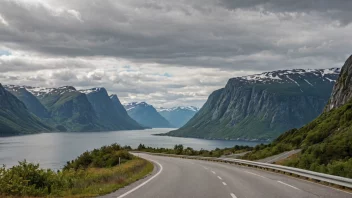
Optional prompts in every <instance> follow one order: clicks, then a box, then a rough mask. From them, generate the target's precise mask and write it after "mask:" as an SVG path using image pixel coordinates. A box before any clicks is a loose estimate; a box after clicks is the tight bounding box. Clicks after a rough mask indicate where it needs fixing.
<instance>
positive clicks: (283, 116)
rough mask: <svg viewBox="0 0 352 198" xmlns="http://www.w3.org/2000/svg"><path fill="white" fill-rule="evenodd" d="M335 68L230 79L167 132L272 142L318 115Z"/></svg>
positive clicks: (201, 136)
mask: <svg viewBox="0 0 352 198" xmlns="http://www.w3.org/2000/svg"><path fill="white" fill-rule="evenodd" d="M339 73H340V69H339V68H331V69H315V70H312V69H306V70H305V69H294V70H280V71H273V72H265V73H262V74H257V75H250V76H244V77H236V78H232V79H230V80H229V81H228V83H227V85H226V86H225V88H222V89H219V90H216V91H214V92H213V93H212V94H211V95H210V96H209V98H208V100H207V102H206V103H205V104H204V106H203V107H202V108H201V109H200V111H199V112H198V113H197V114H196V115H195V116H194V117H193V118H192V119H191V120H190V121H189V122H188V123H187V124H186V125H185V126H183V127H181V128H180V129H178V130H176V131H172V132H170V133H168V134H166V135H170V136H182V137H196V138H210V139H212V138H215V139H218V138H219V139H242V140H258V139H260V140H270V139H273V138H275V137H277V136H279V135H280V134H282V133H283V132H285V131H286V130H288V129H291V128H296V127H302V126H303V125H305V124H306V123H308V122H310V121H312V120H313V119H314V118H316V117H317V116H318V115H319V114H321V113H322V111H323V109H324V106H325V105H326V103H327V102H328V99H329V97H330V94H331V91H332V88H333V86H334V84H335V81H336V79H337V78H338V75H339Z"/></svg>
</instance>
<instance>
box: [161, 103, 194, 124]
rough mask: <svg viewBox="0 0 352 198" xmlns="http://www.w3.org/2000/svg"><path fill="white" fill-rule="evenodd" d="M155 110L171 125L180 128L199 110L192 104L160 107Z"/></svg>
mask: <svg viewBox="0 0 352 198" xmlns="http://www.w3.org/2000/svg"><path fill="white" fill-rule="evenodd" d="M157 111H158V112H159V113H160V115H161V116H163V117H164V118H165V119H166V120H167V121H169V122H170V124H171V125H172V126H175V127H177V128H180V127H182V126H183V125H185V124H186V123H187V122H188V121H189V120H190V119H191V118H192V117H193V116H194V115H195V114H196V113H197V112H198V111H199V108H198V107H194V106H178V107H172V108H162V107H160V108H158V109H157Z"/></svg>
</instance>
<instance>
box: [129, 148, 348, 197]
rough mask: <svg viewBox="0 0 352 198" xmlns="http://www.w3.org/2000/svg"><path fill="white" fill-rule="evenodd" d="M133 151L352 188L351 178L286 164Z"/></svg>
mask: <svg viewBox="0 0 352 198" xmlns="http://www.w3.org/2000/svg"><path fill="white" fill-rule="evenodd" d="M134 153H147V154H151V155H158V156H166V157H178V158H186V159H195V160H206V161H214V162H222V163H230V164H236V165H242V166H248V167H253V168H259V169H263V170H267V171H273V172H277V173H282V174H287V175H290V176H295V177H299V178H303V179H306V180H309V181H313V182H317V183H322V184H324V185H331V186H335V187H339V188H342V189H347V190H352V179H349V178H345V177H339V176H334V175H328V174H324V173H317V172H314V171H309V170H303V169H299V168H292V167H288V166H281V165H276V164H268V163H262V162H255V161H248V160H240V159H232V158H214V157H199V156H187V155H174V154H163V153H149V152H135V151H134Z"/></svg>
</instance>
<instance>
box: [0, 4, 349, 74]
mask: <svg viewBox="0 0 352 198" xmlns="http://www.w3.org/2000/svg"><path fill="white" fill-rule="evenodd" d="M49 2H50V1H49ZM52 2H55V3H52V4H50V3H48V4H42V3H36V4H35V6H34V5H33V4H31V3H30V2H27V1H20V0H18V1H10V0H5V1H4V2H2V6H1V7H0V13H1V16H3V18H5V19H6V21H7V22H8V24H9V25H8V26H0V43H1V44H3V45H5V46H7V47H8V48H12V49H21V50H27V51H36V52H38V53H41V54H46V55H48V56H49V55H50V56H70V57H76V56H81V57H89V56H97V55H98V56H106V57H117V58H124V59H128V60H132V61H134V62H136V63H146V62H150V63H153V62H156V63H160V64H164V65H181V66H191V67H209V68H210V67H217V68H223V69H227V70H234V69H237V70H238V69H246V70H259V71H261V70H273V69H282V68H285V67H294V65H290V59H291V58H293V57H292V55H293V54H292V53H291V54H289V51H290V50H293V51H295V50H296V51H298V49H299V48H302V47H305V46H307V47H310V48H312V49H313V48H314V47H316V46H317V45H319V43H321V42H322V41H324V40H332V41H333V44H335V45H337V44H339V43H341V42H339V41H341V40H342V37H341V35H339V33H336V32H331V33H330V32H328V30H326V33H325V30H324V27H323V26H321V24H323V23H324V22H325V23H327V24H330V23H331V24H333V22H332V21H328V20H325V18H324V17H323V16H325V15H329V16H333V15H339V16H340V14H342V15H344V16H345V18H348V16H349V12H348V13H347V12H346V11H347V10H349V8H350V5H351V3H350V2H347V1H342V0H339V1H323V0H320V1H316V2H317V3H315V4H317V5H316V6H311V4H312V2H313V1H303V0H298V1H294V2H295V3H293V2H292V1H286V0H284V1H279V0H262V1H259V0H253V1H248V0H241V1H240V0H235V1H226V0H221V1H220V2H221V3H220V4H219V1H217V0H213V1H211V0H206V1H199V0H191V1H187V2H186V1H168V2H165V1H138V0H131V1H121V2H119V1H101V2H99V3H97V2H96V1H93V0H87V1H78V0H74V1H52ZM258 6H261V7H263V8H265V9H266V10H269V11H271V12H273V13H274V16H272V15H270V14H268V13H263V15H262V16H259V15H258V14H256V13H257V12H246V11H242V10H239V11H238V13H237V12H232V11H230V10H229V9H233V8H237V9H244V10H245V9H248V8H256V7H258ZM296 11H301V12H306V13H308V15H304V16H303V15H302V16H298V17H297V16H293V17H291V18H289V19H287V20H286V21H279V20H280V19H281V18H282V16H281V15H280V13H281V12H296ZM308 11H312V12H314V11H316V12H321V13H322V14H321V15H322V17H319V16H318V17H317V16H315V15H312V16H311V15H310V12H308ZM246 15H248V17H246ZM342 15H341V16H342ZM280 16H281V17H280ZM351 18H352V17H351ZM341 20H342V19H341ZM291 23H292V24H291ZM302 28H305V29H304V31H303V30H302ZM339 28H341V31H347V30H349V29H350V27H346V28H348V29H346V30H343V28H344V27H335V29H339ZM329 31H330V30H329ZM295 32H297V33H301V34H304V33H305V32H307V34H311V35H312V36H311V38H310V39H307V40H306V41H305V42H299V41H294V42H291V43H287V44H285V45H278V42H279V40H280V39H287V40H290V39H293V38H295V37H296V36H297V37H300V35H299V34H297V35H295V34H294V33H295ZM317 32H319V35H320V37H315V36H314V34H318V33H317ZM348 37H349V38H350V37H351V36H348ZM349 50H350V49H349V47H348V46H347V45H346V44H345V45H343V46H339V48H338V49H337V50H336V49H328V50H326V51H324V52H321V51H319V50H312V51H311V52H310V54H309V55H307V54H304V53H303V54H302V53H297V54H296V56H297V57H296V58H297V59H305V58H306V57H307V56H312V57H314V56H325V57H328V58H329V60H332V61H335V62H337V61H342V60H343V58H344V57H345V56H346V54H348V53H349ZM265 51H270V52H271V53H272V54H275V55H280V56H282V59H280V60H269V61H266V62H265V63H264V62H259V63H258V60H257V59H256V57H253V58H252V59H250V57H252V56H253V55H255V54H260V53H263V52H265ZM242 56H245V57H247V59H245V60H238V59H239V58H240V57H242ZM312 64H313V63H312ZM311 67H317V66H316V65H311ZM263 68H264V69H263Z"/></svg>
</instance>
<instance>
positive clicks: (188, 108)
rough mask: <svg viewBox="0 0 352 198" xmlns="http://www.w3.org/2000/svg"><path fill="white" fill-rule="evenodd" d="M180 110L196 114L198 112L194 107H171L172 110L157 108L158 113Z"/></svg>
mask: <svg viewBox="0 0 352 198" xmlns="http://www.w3.org/2000/svg"><path fill="white" fill-rule="evenodd" d="M181 110H188V111H194V112H197V111H199V108H198V107H194V106H179V107H172V108H163V107H160V108H157V111H158V112H163V111H181Z"/></svg>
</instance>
